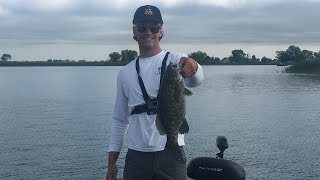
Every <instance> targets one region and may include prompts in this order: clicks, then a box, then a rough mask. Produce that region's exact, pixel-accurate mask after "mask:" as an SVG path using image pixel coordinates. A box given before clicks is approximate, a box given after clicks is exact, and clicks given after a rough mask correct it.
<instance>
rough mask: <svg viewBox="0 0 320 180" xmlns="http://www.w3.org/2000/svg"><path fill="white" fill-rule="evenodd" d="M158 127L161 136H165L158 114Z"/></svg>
mask: <svg viewBox="0 0 320 180" xmlns="http://www.w3.org/2000/svg"><path fill="white" fill-rule="evenodd" d="M158 113H159V112H158ZM156 127H157V129H158V131H159V133H160V135H165V134H166V132H165V130H164V128H163V125H162V123H161V120H160V117H159V115H158V114H157V117H156Z"/></svg>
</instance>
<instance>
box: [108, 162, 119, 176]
mask: <svg viewBox="0 0 320 180" xmlns="http://www.w3.org/2000/svg"><path fill="white" fill-rule="evenodd" d="M117 174H118V167H117V165H116V164H114V165H109V166H108V173H107V177H106V180H117Z"/></svg>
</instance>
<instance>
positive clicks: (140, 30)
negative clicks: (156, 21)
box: [135, 25, 161, 34]
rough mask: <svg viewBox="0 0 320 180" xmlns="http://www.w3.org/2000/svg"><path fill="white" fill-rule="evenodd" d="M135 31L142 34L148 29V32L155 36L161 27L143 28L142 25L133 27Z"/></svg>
mask: <svg viewBox="0 0 320 180" xmlns="http://www.w3.org/2000/svg"><path fill="white" fill-rule="evenodd" d="M135 28H136V30H137V31H138V32H139V33H144V32H146V31H147V29H150V31H151V32H152V33H153V34H156V33H158V32H159V31H160V29H161V26H144V25H136V26H135Z"/></svg>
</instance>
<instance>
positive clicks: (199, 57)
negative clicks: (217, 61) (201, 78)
mask: <svg viewBox="0 0 320 180" xmlns="http://www.w3.org/2000/svg"><path fill="white" fill-rule="evenodd" d="M190 56H191V57H192V58H193V59H195V60H196V61H197V62H198V63H200V64H208V63H209V61H210V60H211V58H210V57H209V56H208V55H207V53H205V52H202V51H197V52H193V53H191V54H190Z"/></svg>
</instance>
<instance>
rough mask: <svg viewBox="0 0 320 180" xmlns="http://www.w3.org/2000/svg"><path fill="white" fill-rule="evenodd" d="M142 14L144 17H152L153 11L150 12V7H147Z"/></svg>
mask: <svg viewBox="0 0 320 180" xmlns="http://www.w3.org/2000/svg"><path fill="white" fill-rule="evenodd" d="M144 14H145V15H148V16H152V15H153V11H152V9H151V7H147V8H146V9H145V10H144Z"/></svg>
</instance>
